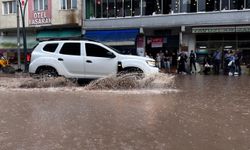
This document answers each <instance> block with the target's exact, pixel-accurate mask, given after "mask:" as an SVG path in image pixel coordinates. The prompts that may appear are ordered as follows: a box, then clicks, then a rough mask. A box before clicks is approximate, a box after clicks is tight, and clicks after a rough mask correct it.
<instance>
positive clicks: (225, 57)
mask: <svg viewBox="0 0 250 150" xmlns="http://www.w3.org/2000/svg"><path fill="white" fill-rule="evenodd" d="M229 57H230V54H229V52H228V51H227V50H226V51H225V52H224V67H223V72H224V75H228V73H229V66H228V63H229Z"/></svg>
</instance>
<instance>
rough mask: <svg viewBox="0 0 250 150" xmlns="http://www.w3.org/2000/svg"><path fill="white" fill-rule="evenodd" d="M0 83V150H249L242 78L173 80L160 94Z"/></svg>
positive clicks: (249, 114) (12, 80)
mask: <svg viewBox="0 0 250 150" xmlns="http://www.w3.org/2000/svg"><path fill="white" fill-rule="evenodd" d="M20 80H22V81H24V80H25V79H22V78H19V77H1V78H0V81H1V82H2V83H1V84H0V149H1V150H59V149H60V150H84V149H89V150H97V149H98V150H102V149H104V150H120V149H121V150H142V149H144V150H229V149H231V150H249V149H250V143H249V141H250V128H249V124H250V98H249V97H250V92H249V87H250V80H249V77H248V76H239V77H228V76H222V75H221V76H214V75H211V76H203V75H178V76H176V77H175V79H174V85H173V86H170V87H167V88H166V87H165V88H145V89H129V90H98V89H97V90H87V89H85V88H84V87H78V86H77V87H74V86H73V87H72V86H69V87H67V86H66V87H55V88H53V87H52V88H28V89H26V88H19V87H18V86H17V85H19V82H21V81H20Z"/></svg>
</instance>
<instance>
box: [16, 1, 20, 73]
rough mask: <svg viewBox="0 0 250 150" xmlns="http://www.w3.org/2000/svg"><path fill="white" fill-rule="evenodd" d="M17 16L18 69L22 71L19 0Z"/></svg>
mask: <svg viewBox="0 0 250 150" xmlns="http://www.w3.org/2000/svg"><path fill="white" fill-rule="evenodd" d="M16 18H17V63H18V69H17V71H21V56H20V55H21V53H20V19H19V18H20V16H19V2H18V0H16Z"/></svg>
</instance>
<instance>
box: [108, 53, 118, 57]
mask: <svg viewBox="0 0 250 150" xmlns="http://www.w3.org/2000/svg"><path fill="white" fill-rule="evenodd" d="M107 57H108V58H115V57H116V56H115V54H113V53H112V52H107Z"/></svg>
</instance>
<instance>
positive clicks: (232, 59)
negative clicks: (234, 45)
mask: <svg viewBox="0 0 250 150" xmlns="http://www.w3.org/2000/svg"><path fill="white" fill-rule="evenodd" d="M228 59H229V63H228V67H229V73H228V75H229V76H233V75H234V73H235V55H234V53H233V51H230V52H229V58H228Z"/></svg>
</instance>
